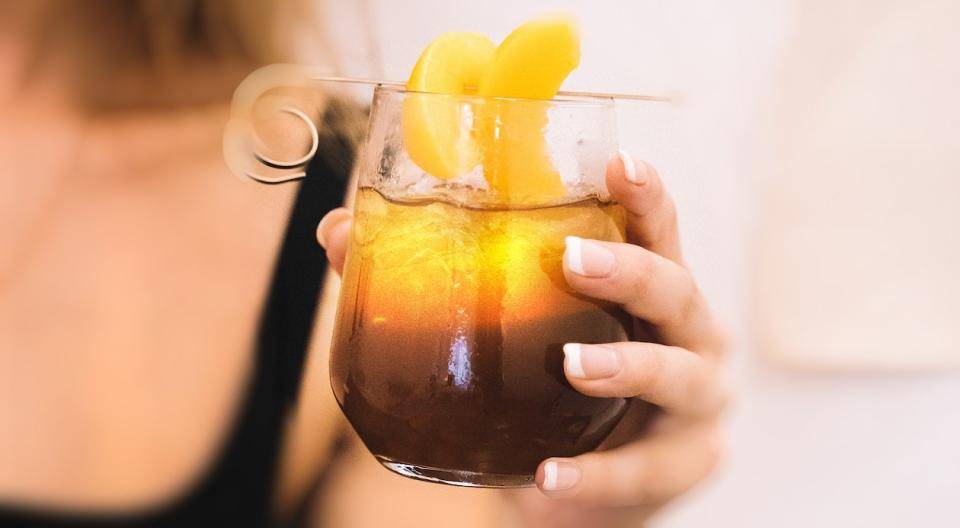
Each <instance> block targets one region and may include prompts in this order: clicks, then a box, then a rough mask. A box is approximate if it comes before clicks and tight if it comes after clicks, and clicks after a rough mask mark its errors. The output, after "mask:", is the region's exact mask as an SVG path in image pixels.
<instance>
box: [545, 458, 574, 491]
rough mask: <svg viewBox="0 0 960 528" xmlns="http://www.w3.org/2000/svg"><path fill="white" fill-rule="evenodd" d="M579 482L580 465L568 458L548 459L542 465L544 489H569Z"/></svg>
mask: <svg viewBox="0 0 960 528" xmlns="http://www.w3.org/2000/svg"><path fill="white" fill-rule="evenodd" d="M578 482H580V466H578V465H577V464H576V463H575V462H571V461H569V460H559V459H555V460H548V461H547V463H546V464H544V465H543V484H541V486H542V487H543V489H544V491H561V490H566V489H570V488H572V487H574V486H576V485H577V483H578Z"/></svg>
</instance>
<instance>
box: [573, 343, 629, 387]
mask: <svg viewBox="0 0 960 528" xmlns="http://www.w3.org/2000/svg"><path fill="white" fill-rule="evenodd" d="M563 356H564V369H565V370H566V371H567V374H569V375H570V376H572V377H574V378H580V379H604V378H609V377H610V376H613V375H615V374H616V373H617V372H620V356H618V355H617V353H616V351H614V350H611V349H609V348H607V347H604V346H597V345H581V344H580V343H567V344H565V345H563Z"/></svg>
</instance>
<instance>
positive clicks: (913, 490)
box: [336, 0, 960, 528]
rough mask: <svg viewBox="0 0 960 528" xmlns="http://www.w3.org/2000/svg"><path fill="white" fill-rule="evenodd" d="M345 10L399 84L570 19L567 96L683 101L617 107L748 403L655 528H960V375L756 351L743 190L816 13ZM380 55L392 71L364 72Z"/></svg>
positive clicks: (782, 8) (605, 7) (521, 7)
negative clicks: (806, 17) (479, 44)
mask: <svg viewBox="0 0 960 528" xmlns="http://www.w3.org/2000/svg"><path fill="white" fill-rule="evenodd" d="M343 4H346V3H341V4H340V5H339V6H338V7H336V10H337V11H338V12H339V13H341V18H339V19H338V20H347V19H350V20H352V22H351V23H349V24H344V23H340V25H339V28H338V31H337V34H338V35H339V38H340V39H341V42H347V43H348V44H343V47H342V49H343V52H344V53H343V55H344V68H345V69H346V72H347V73H350V74H353V75H359V76H369V75H377V76H383V77H385V78H388V79H398V80H403V79H404V78H405V77H406V74H407V73H408V71H409V69H410V68H411V66H412V65H413V63H414V62H415V60H416V58H417V55H418V53H419V51H420V50H421V49H422V48H423V46H424V45H425V44H426V43H427V42H429V41H430V40H431V39H432V38H433V37H434V36H435V35H437V34H439V33H441V32H443V31H447V30H454V29H462V30H479V31H484V32H486V33H488V34H489V35H491V37H493V38H494V39H495V40H496V39H500V38H502V37H503V36H504V35H505V34H506V33H507V32H508V31H509V30H510V29H511V28H513V27H514V26H516V25H517V24H519V23H520V22H522V21H524V20H525V19H527V18H530V17H532V16H535V15H537V14H541V13H543V12H545V11H551V10H557V9H565V10H569V11H572V12H574V13H575V14H576V15H578V17H579V18H580V20H581V23H582V30H583V58H582V66H581V67H580V69H579V70H578V71H577V72H576V73H574V74H573V76H572V77H571V79H570V80H569V82H568V83H567V85H565V86H567V87H570V88H576V89H585V90H610V91H613V90H617V91H633V92H663V91H680V92H683V93H685V94H686V96H687V103H686V104H685V105H684V106H682V107H680V108H674V109H663V108H652V107H650V106H649V105H644V104H633V103H624V104H622V105H621V106H620V109H619V111H620V118H621V123H620V124H621V143H622V145H623V146H624V147H625V148H628V149H630V150H631V151H633V152H635V153H636V154H637V155H638V156H640V157H643V158H645V159H647V160H649V161H651V162H653V163H654V164H655V165H656V166H657V167H659V168H660V170H661V172H662V173H663V174H664V176H665V179H666V180H667V182H668V185H669V186H670V188H671V190H672V192H673V193H674V195H675V197H676V199H677V201H678V205H679V207H680V211H681V223H682V226H681V227H682V230H683V235H684V242H685V248H686V251H687V254H688V258H689V260H690V262H691V265H692V267H693V268H694V271H695V272H696V274H697V276H698V277H699V279H700V280H701V282H702V286H703V288H704V290H705V292H706V293H707V295H708V296H709V297H710V298H711V300H712V302H713V304H714V306H715V307H716V309H717V311H718V312H720V313H721V314H723V316H724V317H725V318H726V319H727V320H728V321H729V322H730V324H731V326H733V327H734V328H735V330H736V332H737V334H738V336H739V338H740V343H741V346H740V347H739V349H738V351H737V356H736V358H735V364H734V366H733V370H734V372H735V374H736V377H737V378H738V379H739V385H740V390H741V394H740V397H739V403H738V405H737V406H736V407H735V408H734V409H733V411H732V412H731V417H730V436H731V453H730V458H729V461H728V462H727V463H726V465H725V466H724V467H723V468H722V469H721V471H720V472H719V473H718V474H717V475H716V477H715V478H713V479H712V480H711V481H710V482H709V483H708V484H707V485H705V486H704V487H702V488H701V489H699V490H697V491H696V492H694V493H692V494H691V495H689V496H687V497H685V498H684V499H682V500H680V501H678V502H677V503H676V504H675V505H674V506H673V507H671V508H670V509H669V510H668V511H667V512H666V513H665V514H664V515H663V516H662V517H661V518H660V520H659V525H661V526H671V527H672V526H676V527H691V528H693V527H704V526H730V527H770V526H777V527H797V528H800V527H803V528H808V527H811V526H843V527H846V526H874V527H888V526H889V527H899V526H958V525H960V513H957V512H956V509H955V508H956V507H955V506H954V504H953V502H954V501H955V500H956V499H958V498H960V455H958V453H960V377H958V376H957V375H956V374H952V375H951V374H927V375H916V374H914V375H907V374H896V373H890V374H885V375H856V374H812V373H811V374H803V373H800V372H797V371H792V370H788V369H786V368H782V367H778V366H776V365H773V364H771V363H769V362H768V361H766V360H764V359H763V358H762V357H761V355H759V354H757V353H756V351H755V347H754V346H753V344H752V339H751V336H752V335H753V334H754V332H753V330H754V329H753V328H752V326H751V319H749V318H748V317H747V314H748V313H749V312H750V310H751V309H752V308H751V306H750V305H748V304H747V301H748V299H749V298H750V296H749V295H747V292H748V291H749V289H750V287H751V284H752V282H751V280H750V277H748V276H746V274H747V273H748V271H747V270H751V269H752V267H751V265H750V264H751V262H750V261H749V259H748V255H750V254H751V252H753V251H754V245H753V241H752V240H750V239H748V238H747V233H750V232H752V231H754V230H751V229H750V227H751V225H755V224H756V223H758V222H762V221H763V218H757V217H754V216H752V215H751V213H750V211H751V210H752V204H753V201H751V200H752V199H753V198H757V196H755V195H754V193H753V190H754V189H753V188H751V187H749V186H748V183H749V182H756V181H757V179H758V178H759V179H761V180H762V179H763V177H764V176H765V174H762V173H758V168H759V167H763V164H762V163H761V161H760V159H759V158H762V156H758V149H761V148H765V147H766V145H767V144H768V143H767V142H766V141H765V136H766V135H767V134H770V133H772V132H773V131H771V130H770V129H769V127H768V128H764V125H765V123H766V122H765V121H764V119H765V118H768V117H769V114H766V112H767V111H773V110H771V108H775V105H774V106H771V105H772V102H771V101H773V99H772V98H771V95H772V91H773V89H774V87H775V86H777V82H778V80H782V79H783V78H784V75H785V74H784V71H783V68H784V67H785V66H784V64H783V63H782V62H781V61H782V59H783V57H784V55H785V49H786V48H787V46H788V45H791V44H794V43H795V39H794V37H795V35H794V33H793V32H794V31H795V30H796V18H797V13H798V11H802V10H801V9H798V6H806V8H807V9H809V7H810V3H809V2H808V3H804V4H794V2H790V1H788V0H771V1H764V0H740V1H735V2H711V1H707V0H689V1H683V2H656V1H651V0H634V1H626V0H624V1H616V0H594V1H586V0H584V1H572V0H565V1H556V2H542V1H533V0H485V1H482V2H450V1H436V0H433V1H431V0H416V1H413V0H408V1H390V0H371V1H370V3H369V12H368V13H363V12H360V11H359V10H358V8H357V7H356V4H351V5H352V6H353V7H350V6H344V5H343ZM814 4H816V5H820V4H818V3H816V2H814ZM822 4H823V7H824V9H829V6H830V5H831V4H828V3H822ZM861 4H863V2H861ZM867 4H869V2H868V3H867ZM877 4H878V5H881V4H882V5H887V4H889V2H885V3H877ZM860 7H861V8H867V9H869V8H870V6H869V5H861V6H860ZM365 21H366V22H365ZM355 24H356V25H355ZM361 24H368V28H369V30H370V34H371V35H372V36H373V37H374V40H375V43H374V44H373V48H372V50H371V49H370V46H368V45H366V44H365V40H364V39H365V36H364V35H365V33H364V32H363V31H362V30H361V28H360V26H359V25H361ZM371 51H372V52H373V55H374V56H379V62H380V63H381V66H374V67H373V68H371V67H370V66H369V60H368V58H369V56H370V52H371ZM773 112H774V114H775V113H776V112H775V111H773ZM760 198H762V197H760Z"/></svg>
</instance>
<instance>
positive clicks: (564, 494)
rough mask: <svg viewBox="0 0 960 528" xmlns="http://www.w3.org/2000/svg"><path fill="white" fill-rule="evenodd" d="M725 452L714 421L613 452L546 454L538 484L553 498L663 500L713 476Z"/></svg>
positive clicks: (617, 502) (631, 502)
mask: <svg viewBox="0 0 960 528" xmlns="http://www.w3.org/2000/svg"><path fill="white" fill-rule="evenodd" d="M721 451H722V448H721V441H720V438H719V433H718V431H717V428H716V425H715V424H714V423H712V421H711V422H706V423H704V424H701V425H699V426H696V427H688V428H685V429H683V430H679V431H674V432H671V433H665V434H661V435H657V436H653V437H651V438H648V439H645V440H640V441H637V442H634V443H631V444H627V445H624V446H621V447H618V448H615V449H611V450H609V451H602V452H592V453H586V454H583V455H580V456H578V457H574V458H550V459H547V460H545V461H543V462H542V463H541V464H540V467H539V468H537V475H536V478H537V486H538V487H539V488H540V490H541V491H543V492H544V494H546V495H547V496H550V497H556V498H571V499H575V500H577V501H583V502H586V503H598V504H604V505H606V506H635V505H641V504H662V503H664V502H666V501H669V500H670V499H671V498H673V497H675V496H677V495H679V494H681V493H684V492H685V491H687V490H689V489H690V488H692V487H693V486H695V485H696V484H697V483H699V482H700V481H701V480H703V479H704V478H705V477H706V476H707V475H709V474H710V472H711V471H713V469H714V467H715V466H716V464H717V462H718V461H719V459H720V456H721Z"/></svg>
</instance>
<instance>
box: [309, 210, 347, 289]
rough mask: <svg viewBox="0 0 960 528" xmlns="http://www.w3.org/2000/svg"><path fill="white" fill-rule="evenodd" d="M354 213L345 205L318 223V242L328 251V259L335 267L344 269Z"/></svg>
mask: <svg viewBox="0 0 960 528" xmlns="http://www.w3.org/2000/svg"><path fill="white" fill-rule="evenodd" d="M352 219H353V215H352V214H351V213H350V211H349V210H348V209H346V208H343V207H338V208H337V209H334V210H333V211H330V212H329V213H327V215H326V216H324V217H323V219H322V220H320V223H319V224H317V242H319V243H320V245H321V246H323V249H325V250H326V252H327V259H328V260H329V261H330V265H331V266H333V269H335V270H336V271H337V273H340V272H342V271H343V259H344V257H346V255H347V242H348V240H349V239H350V224H351V220H352Z"/></svg>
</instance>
